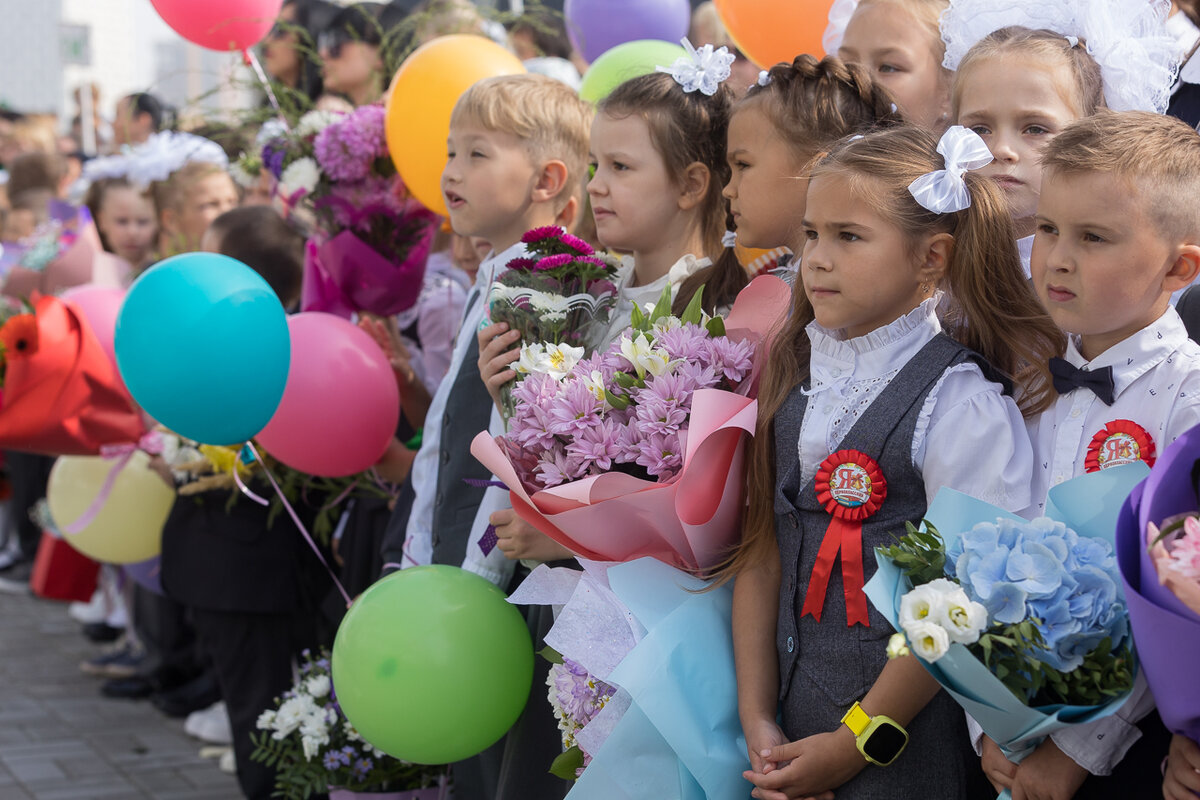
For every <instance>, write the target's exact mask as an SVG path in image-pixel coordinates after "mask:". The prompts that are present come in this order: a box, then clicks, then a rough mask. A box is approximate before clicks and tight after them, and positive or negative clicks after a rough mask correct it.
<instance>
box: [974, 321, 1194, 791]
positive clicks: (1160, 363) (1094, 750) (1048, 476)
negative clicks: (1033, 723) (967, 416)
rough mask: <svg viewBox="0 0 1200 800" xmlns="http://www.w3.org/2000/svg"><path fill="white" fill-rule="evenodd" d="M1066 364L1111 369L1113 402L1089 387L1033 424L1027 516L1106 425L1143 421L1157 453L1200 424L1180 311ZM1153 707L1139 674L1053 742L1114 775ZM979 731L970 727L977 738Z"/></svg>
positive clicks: (1072, 472) (1071, 352)
mask: <svg viewBox="0 0 1200 800" xmlns="http://www.w3.org/2000/svg"><path fill="white" fill-rule="evenodd" d="M1065 358H1066V360H1067V361H1069V362H1071V363H1072V364H1074V365H1075V366H1077V367H1085V366H1086V367H1088V368H1091V369H1096V368H1099V367H1105V366H1112V368H1113V383H1114V389H1115V392H1114V394H1115V399H1114V401H1113V404H1112V405H1111V406H1107V405H1105V404H1104V403H1103V402H1102V401H1101V400H1100V399H1099V398H1097V397H1096V396H1095V395H1094V394H1092V392H1090V391H1088V390H1087V389H1076V390H1074V391H1072V392H1069V393H1067V394H1065V395H1061V396H1059V398H1058V400H1057V401H1056V402H1055V403H1054V405H1053V406H1051V407H1050V408H1049V409H1047V410H1046V411H1045V412H1043V413H1042V414H1040V415H1039V416H1038V417H1036V418H1035V419H1033V420H1031V421H1030V425H1029V431H1030V436H1031V437H1032V439H1033V449H1034V455H1035V457H1036V458H1035V461H1036V463H1035V465H1034V466H1035V469H1034V473H1033V475H1034V494H1033V497H1034V500H1035V505H1034V507H1033V508H1032V509H1029V510H1028V511H1027V512H1026V514H1025V516H1030V517H1033V516H1037V515H1039V514H1041V513H1042V511H1043V509H1045V507H1046V493H1047V492H1048V491H1049V490H1050V488H1051V487H1052V486H1056V485H1058V484H1059V483H1062V482H1063V481H1065V480H1068V479H1070V478H1074V477H1076V476H1078V475H1082V474H1084V472H1085V471H1086V470H1085V468H1084V461H1085V460H1086V458H1087V454H1088V447H1089V445H1090V444H1091V442H1092V438H1093V436H1095V434H1096V433H1097V432H1099V431H1100V430H1101V429H1103V428H1104V427H1105V426H1106V425H1107V424H1108V423H1110V422H1112V421H1114V420H1129V421H1132V422H1135V423H1137V424H1138V425H1139V426H1141V427H1142V428H1143V429H1145V431H1146V432H1147V433H1149V434H1150V437H1151V438H1152V439H1153V442H1154V450H1155V452H1156V453H1162V451H1163V450H1164V449H1165V448H1166V447H1167V445H1169V444H1171V442H1173V441H1175V439H1177V438H1178V437H1179V435H1180V434H1182V433H1183V432H1184V431H1186V430H1188V429H1189V428H1191V427H1192V426H1194V425H1196V424H1197V423H1200V345H1197V344H1196V343H1195V342H1193V341H1191V340H1190V339H1189V338H1188V336H1187V331H1185V330H1184V327H1183V321H1182V320H1180V318H1179V314H1178V313H1177V312H1176V311H1175V309H1174V308H1168V309H1167V311H1166V313H1165V314H1163V315H1162V316H1161V317H1159V318H1158V320H1157V321H1155V322H1154V323H1152V324H1150V325H1148V326H1147V327H1145V328H1143V329H1142V330H1140V331H1138V332H1137V333H1135V334H1134V335H1133V336H1130V337H1129V338H1128V339H1125V340H1124V341H1122V342H1119V343H1118V344H1115V345H1113V346H1112V347H1110V348H1109V349H1107V350H1105V351H1104V352H1103V353H1101V354H1100V355H1099V356H1097V357H1096V358H1095V359H1094V360H1093V361H1091V362H1088V361H1086V360H1085V359H1084V358H1083V356H1082V355H1080V353H1079V350H1078V349H1077V347H1076V345H1075V342H1074V341H1069V342H1068V344H1067V353H1066V356H1065ZM1152 708H1154V698H1153V697H1152V696H1151V695H1150V692H1149V690H1148V688H1147V686H1146V682H1145V679H1144V678H1143V677H1142V676H1141V675H1139V676H1138V681H1137V683H1136V684H1135V685H1134V689H1133V693H1132V694H1131V695H1130V697H1129V699H1128V700H1126V701H1125V704H1124V705H1123V706H1121V708H1120V709H1119V710H1118V711H1117V713H1115V714H1112V715H1111V716H1108V717H1105V718H1104V719H1101V720H1097V721H1096V722H1091V723H1087V724H1085V725H1074V726H1071V727H1069V728H1064V729H1063V730H1060V731H1058V732H1057V733H1054V734H1053V735H1052V736H1051V738H1052V739H1053V740H1054V743H1055V744H1056V745H1058V748H1059V749H1060V750H1062V751H1063V752H1064V753H1066V754H1067V755H1068V756H1070V757H1071V758H1072V759H1073V760H1074V761H1075V762H1076V763H1077V764H1079V765H1080V766H1081V767H1083V768H1084V769H1086V770H1087V771H1088V772H1091V773H1092V774H1094V775H1108V774H1109V773H1111V772H1112V770H1113V767H1115V766H1116V765H1117V764H1118V763H1119V762H1120V760H1121V759H1122V758H1123V757H1124V756H1125V753H1126V751H1128V749H1129V748H1130V746H1131V745H1133V743H1134V742H1136V741H1137V740H1138V738H1139V737H1140V736H1141V732H1140V731H1139V730H1138V728H1137V726H1136V723H1137V721H1138V720H1140V719H1141V718H1142V717H1144V716H1146V715H1147V714H1149V713H1150V710H1151V709H1152ZM977 733H978V728H976V727H975V726H972V734H973V738H977V736H975V734H977Z"/></svg>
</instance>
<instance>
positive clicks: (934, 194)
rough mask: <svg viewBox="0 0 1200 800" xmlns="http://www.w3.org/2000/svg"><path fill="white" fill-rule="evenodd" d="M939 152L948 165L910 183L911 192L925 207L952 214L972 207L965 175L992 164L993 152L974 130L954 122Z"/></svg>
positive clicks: (909, 190) (940, 145)
mask: <svg viewBox="0 0 1200 800" xmlns="http://www.w3.org/2000/svg"><path fill="white" fill-rule="evenodd" d="M937 149H938V152H939V153H941V154H942V157H943V158H944V159H945V160H946V168H945V169H939V170H935V171H934V172H928V173H926V174H924V175H922V176H921V177H919V178H917V179H916V180H915V181H913V182H912V183H910V184H909V186H908V192H909V194H911V195H912V196H913V199H914V200H916V201H917V202H918V203H919V204H920V205H921V206H922V207H923V208H926V209H928V210H930V211H932V212H934V213H935V214H949V213H950V212H952V211H962V210H963V209H964V208H970V206H971V193H970V192H969V191H967V182H966V181H965V180H963V175H964V174H966V172H967V170H972V169H979V168H980V167H984V166H987V165H988V164H990V163H992V160H993V159H992V154H991V151H989V150H988V148H987V145H986V144H984V142H983V139H981V138H979V134H977V133H975V131H972V130H968V129H967V128H964V127H963V126H961V125H953V126H951V127H950V128H949V129H947V130H946V132H945V133H943V134H942V138H941V141H939V142H938V146H937Z"/></svg>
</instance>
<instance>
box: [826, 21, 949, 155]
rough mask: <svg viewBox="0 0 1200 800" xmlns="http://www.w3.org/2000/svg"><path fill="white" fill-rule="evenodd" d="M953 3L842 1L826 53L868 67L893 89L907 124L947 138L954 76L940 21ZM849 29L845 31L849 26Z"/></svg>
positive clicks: (827, 36)
mask: <svg viewBox="0 0 1200 800" xmlns="http://www.w3.org/2000/svg"><path fill="white" fill-rule="evenodd" d="M947 2H948V0H862V2H859V0H838V2H836V3H835V4H834V5H833V7H832V8H831V9H830V11H829V18H830V27H829V28H828V29H827V30H826V32H825V37H824V40H823V41H824V44H825V52H827V53H837V55H838V58H840V59H842V60H843V61H845V62H847V63H850V64H862V65H863V66H864V67H866V68H867V69H868V70H870V71H871V73H872V75H874V76H875V78H876V79H877V80H878V81H879V82H880V83H882V84H883V85H884V86H885V87H887V89H888V91H890V92H891V93H892V96H893V97H894V98H895V100H896V105H897V106H898V107H899V110H900V113H901V114H903V115H904V119H906V120H907V121H909V122H911V123H913V124H914V125H919V126H921V127H922V128H926V129H928V130H931V131H933V132H934V133H941V132H942V131H943V130H945V129H946V126H947V125H949V124H950V72H949V70H947V69H945V68H944V67H943V66H942V56H943V54H944V53H945V51H946V48H945V46H944V45H943V44H942V37H941V36H940V35H939V33H938V18H939V17H940V16H941V14H942V12H943V11H944V10H945V9H946V5H947ZM843 26H844V27H843Z"/></svg>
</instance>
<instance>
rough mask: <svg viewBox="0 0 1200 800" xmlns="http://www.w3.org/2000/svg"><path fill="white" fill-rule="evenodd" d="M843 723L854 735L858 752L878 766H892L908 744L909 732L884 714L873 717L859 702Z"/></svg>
mask: <svg viewBox="0 0 1200 800" xmlns="http://www.w3.org/2000/svg"><path fill="white" fill-rule="evenodd" d="M842 722H843V723H844V724H845V726H846V727H847V728H849V729H850V732H851V733H853V734H854V739H855V744H857V745H858V752H860V753H862V756H863V758H865V759H866V760H867V761H870V762H871V763H872V764H875V765H877V766H880V767H886V766H887V765H888V764H891V763H892V762H893V761H895V760H896V759H897V758H898V757H899V756H900V754H901V753H902V752H904V746H905V745H907V744H908V731H906V730H904V728H902V727H900V725H899V724H898V723H897V722H896V721H895V720H894V719H892V718H891V717H885V716H884V715H883V714H879V715H878V716H874V717H872V716H871V715H869V714H868V713H867V712H866V711H863V708H862V706H860V705H859V704H858V703H857V702H856V703H855V704H854V705H852V706H850V710H849V711H847V712H846V716H844V717H842Z"/></svg>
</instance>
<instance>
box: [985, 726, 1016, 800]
mask: <svg viewBox="0 0 1200 800" xmlns="http://www.w3.org/2000/svg"><path fill="white" fill-rule="evenodd" d="M980 745H981V746H982V747H983V758H982V765H983V774H984V775H986V776H987V779H988V780H989V781H991V783H992V786H993V787H994V788H995V789H996V791H997V792H1003V791H1004V790H1005V789H1008V790H1009V791H1010V792H1011V791H1012V785H1013V778H1015V777H1016V776H1017V765H1016V764H1014V763H1013V762H1011V761H1009V760H1008V759H1007V758H1006V757H1005V756H1004V751H1003V750H1001V749H1000V745H998V744H996V743H995V742H994V741H992V737H990V736H984V737H983V739H981V740H980Z"/></svg>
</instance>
